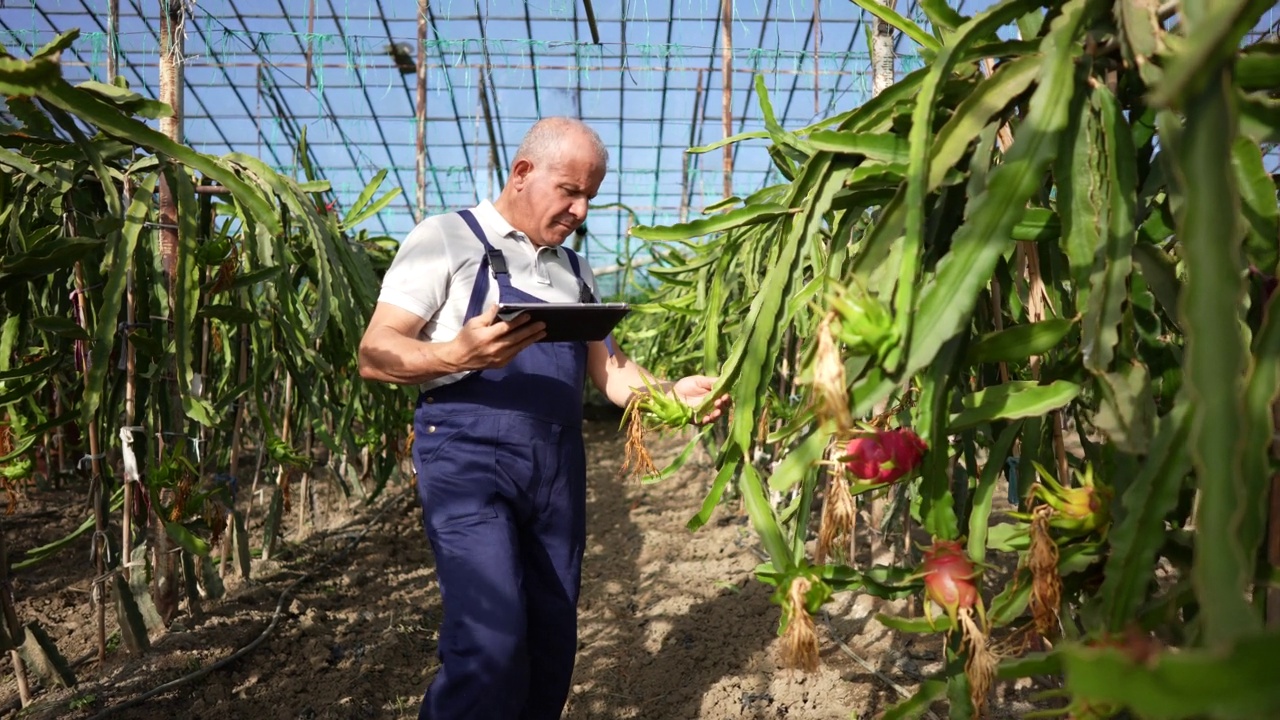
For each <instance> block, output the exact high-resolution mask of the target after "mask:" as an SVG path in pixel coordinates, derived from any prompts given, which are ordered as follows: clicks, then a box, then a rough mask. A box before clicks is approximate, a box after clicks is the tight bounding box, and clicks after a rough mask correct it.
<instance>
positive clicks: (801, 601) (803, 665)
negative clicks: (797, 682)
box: [781, 575, 818, 672]
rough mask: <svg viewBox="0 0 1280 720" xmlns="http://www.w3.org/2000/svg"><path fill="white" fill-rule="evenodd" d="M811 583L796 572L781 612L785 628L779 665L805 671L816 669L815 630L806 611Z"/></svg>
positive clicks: (816, 638) (816, 636)
mask: <svg viewBox="0 0 1280 720" xmlns="http://www.w3.org/2000/svg"><path fill="white" fill-rule="evenodd" d="M812 587H813V585H812V584H811V583H810V582H809V579H808V578H806V577H804V576H803V575H799V576H796V577H795V578H794V579H793V580H792V581H791V585H790V587H789V588H788V589H787V599H786V606H785V608H784V612H785V613H786V616H787V629H786V630H785V631H783V634H782V658H781V659H782V665H783V666H784V667H790V668H798V669H801V670H804V671H805V672H813V671H815V670H817V669H818V633H817V631H816V630H815V628H814V624H813V616H811V615H810V614H809V608H808V607H807V598H808V594H809V590H810V589H811V588H812Z"/></svg>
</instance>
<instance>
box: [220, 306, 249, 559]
mask: <svg viewBox="0 0 1280 720" xmlns="http://www.w3.org/2000/svg"><path fill="white" fill-rule="evenodd" d="M248 379H249V326H248V325H241V326H240V369H239V380H238V381H237V384H239V385H240V386H241V387H243V386H244V383H245V381H246V380H248ZM244 416H245V403H244V396H241V397H240V399H237V400H236V417H235V420H234V422H233V424H232V426H231V460H230V461H229V465H230V467H229V468H228V470H227V472H228V473H230V474H231V477H232V478H233V479H237V478H239V477H240V475H239V472H240V434H241V432H243V430H244ZM234 512H235V505H234V501H233V502H232V507H231V508H229V509H228V511H227V515H228V519H227V530H226V531H225V532H223V534H222V545H221V549H220V550H219V557H221V558H222V562H220V563H218V574H219V575H221V576H222V577H226V576H227V572H228V570H227V567H228V566H229V565H231V523H232V522H233V519H232V517H230V516H232V514H233V513H234Z"/></svg>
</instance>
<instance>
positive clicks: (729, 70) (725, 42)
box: [720, 0, 733, 197]
mask: <svg viewBox="0 0 1280 720" xmlns="http://www.w3.org/2000/svg"><path fill="white" fill-rule="evenodd" d="M720 69H721V71H722V75H723V80H722V81H721V82H722V85H723V90H724V93H723V96H722V98H721V108H722V110H723V123H724V136H725V137H726V138H728V137H730V136H732V135H733V0H720ZM732 195H733V146H732V145H725V146H724V196H725V197H731V196H732Z"/></svg>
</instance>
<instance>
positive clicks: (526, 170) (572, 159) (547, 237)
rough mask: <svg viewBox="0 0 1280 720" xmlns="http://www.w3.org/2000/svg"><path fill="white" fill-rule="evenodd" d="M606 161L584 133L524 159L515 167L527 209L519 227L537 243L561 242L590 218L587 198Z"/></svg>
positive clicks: (597, 185)
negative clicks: (541, 154) (552, 150)
mask: <svg viewBox="0 0 1280 720" xmlns="http://www.w3.org/2000/svg"><path fill="white" fill-rule="evenodd" d="M604 173H605V168H604V163H602V162H601V160H600V158H599V156H598V155H597V154H596V152H595V151H594V150H593V146H592V145H591V144H590V143H589V142H588V141H587V140H586V139H585V138H583V137H580V136H577V135H571V136H569V137H566V138H564V140H563V141H562V142H561V144H560V148H559V150H558V151H557V152H555V153H553V156H552V157H550V158H549V159H543V160H541V161H538V162H536V163H531V162H529V161H527V160H521V161H519V162H517V163H516V166H515V167H514V168H513V177H512V180H513V181H514V182H516V183H517V186H518V187H519V188H520V194H521V195H522V199H521V200H522V202H521V205H522V206H523V208H524V209H525V217H524V218H523V220H524V222H523V223H522V224H523V225H524V227H519V224H517V227H518V229H519V230H521V231H522V232H524V233H525V234H526V235H528V236H529V240H530V241H531V242H532V243H533V244H535V245H549V246H553V247H554V246H558V245H560V244H561V243H563V242H564V240H565V238H567V237H569V235H571V234H572V233H573V231H574V230H576V229H577V228H578V226H579V225H581V224H582V223H583V222H584V221H585V220H586V219H587V202H588V201H590V200H591V199H592V198H594V197H595V196H596V192H597V191H598V190H599V189H600V183H601V182H603V181H604Z"/></svg>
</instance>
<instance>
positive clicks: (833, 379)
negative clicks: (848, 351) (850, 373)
mask: <svg viewBox="0 0 1280 720" xmlns="http://www.w3.org/2000/svg"><path fill="white" fill-rule="evenodd" d="M834 319H835V314H834V313H827V315H826V317H824V318H822V322H821V323H820V324H819V325H818V336H817V343H818V346H817V349H816V350H815V351H814V356H813V371H812V375H813V377H812V384H813V390H814V394H815V395H816V396H817V405H818V407H817V414H818V417H819V418H821V419H824V420H830V421H831V422H832V423H833V424H834V425H835V428H836V431H837V432H838V433H844V432H847V431H848V430H849V428H851V427H853V416H852V415H851V414H850V413H849V391H848V383H847V381H846V378H845V374H844V360H843V359H842V358H841V357H840V350H839V349H838V348H837V347H836V340H835V338H834V336H833V330H832V327H831V323H832V320H834Z"/></svg>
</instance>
